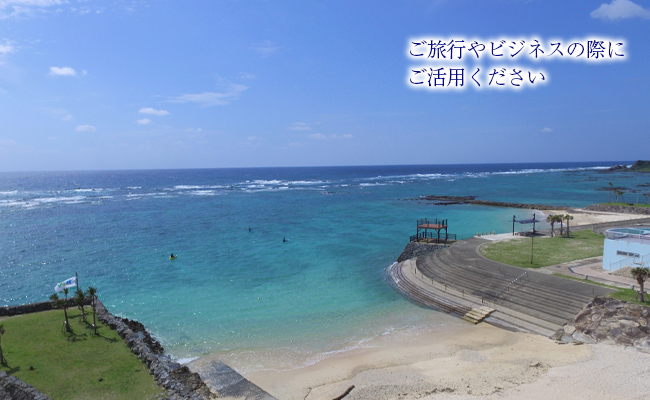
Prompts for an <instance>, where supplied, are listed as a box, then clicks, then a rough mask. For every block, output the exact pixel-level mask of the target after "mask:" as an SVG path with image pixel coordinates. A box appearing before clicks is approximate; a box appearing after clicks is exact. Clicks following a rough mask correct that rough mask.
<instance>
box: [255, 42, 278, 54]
mask: <svg viewBox="0 0 650 400" xmlns="http://www.w3.org/2000/svg"><path fill="white" fill-rule="evenodd" d="M279 48H280V46H276V45H275V44H273V42H271V41H270V40H265V41H263V42H262V43H259V44H256V45H254V46H252V47H251V50H253V51H254V52H256V53H257V54H259V55H260V56H261V57H270V56H271V55H273V53H275V52H276V51H278V49H279Z"/></svg>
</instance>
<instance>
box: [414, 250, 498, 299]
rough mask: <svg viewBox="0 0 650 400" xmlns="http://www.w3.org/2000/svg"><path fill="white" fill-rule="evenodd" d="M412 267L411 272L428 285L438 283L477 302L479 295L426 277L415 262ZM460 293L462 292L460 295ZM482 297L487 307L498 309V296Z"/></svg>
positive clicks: (447, 290) (449, 290)
mask: <svg viewBox="0 0 650 400" xmlns="http://www.w3.org/2000/svg"><path fill="white" fill-rule="evenodd" d="M410 269H411V272H413V275H414V276H415V277H416V278H417V279H418V280H419V281H420V282H422V283H426V284H427V285H429V284H430V285H431V286H434V285H438V286H440V287H441V289H442V288H443V287H444V289H443V291H444V292H451V291H452V290H453V291H455V292H457V294H453V295H454V296H456V297H461V298H465V296H467V297H468V300H469V301H471V302H477V301H478V299H479V297H478V296H476V295H472V294H471V293H466V292H465V289H458V288H455V287H453V286H451V285H448V284H446V283H442V282H438V281H435V280H433V278H425V275H424V273H423V272H422V271H420V269H419V268H418V267H417V264H416V263H415V262H413V263H411V268H410ZM450 294H451V293H450ZM458 294H460V296H459V295H458ZM472 298H474V299H475V300H472ZM480 299H481V304H483V305H485V306H487V307H490V308H492V309H494V310H497V309H498V308H497V303H496V298H495V299H494V300H492V301H488V299H487V298H486V296H481V297H480Z"/></svg>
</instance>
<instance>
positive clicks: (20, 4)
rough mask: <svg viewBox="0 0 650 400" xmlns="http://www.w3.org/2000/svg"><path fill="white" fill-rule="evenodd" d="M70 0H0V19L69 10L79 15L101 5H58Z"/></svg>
mask: <svg viewBox="0 0 650 400" xmlns="http://www.w3.org/2000/svg"><path fill="white" fill-rule="evenodd" d="M86 1H87V0H78V1H77V2H78V3H85V2H86ZM71 3H72V2H71V1H70V0H0V20H1V19H8V18H29V17H35V16H37V15H44V14H47V13H61V12H63V11H70V12H73V13H78V14H80V15H83V14H87V13H89V12H92V10H94V9H97V10H101V9H102V8H101V7H97V6H93V8H91V7H74V6H73V7H68V8H63V7H60V6H63V5H68V4H71Z"/></svg>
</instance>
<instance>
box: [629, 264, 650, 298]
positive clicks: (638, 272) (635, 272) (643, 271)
mask: <svg viewBox="0 0 650 400" xmlns="http://www.w3.org/2000/svg"><path fill="white" fill-rule="evenodd" d="M630 272H631V273H632V276H634V277H635V278H636V281H637V282H638V283H639V287H640V288H641V290H640V291H639V301H640V302H641V303H645V300H644V299H643V282H645V281H646V279H648V276H649V275H650V269H648V268H643V267H636V268H632V270H631V271H630Z"/></svg>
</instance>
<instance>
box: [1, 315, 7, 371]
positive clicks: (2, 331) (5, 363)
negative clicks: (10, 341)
mask: <svg viewBox="0 0 650 400" xmlns="http://www.w3.org/2000/svg"><path fill="white" fill-rule="evenodd" d="M4 334H5V324H0V364H2V365H7V359H6V358H5V356H4V354H3V353H2V335H4Z"/></svg>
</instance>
